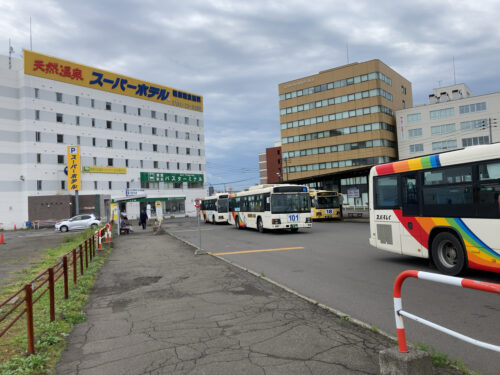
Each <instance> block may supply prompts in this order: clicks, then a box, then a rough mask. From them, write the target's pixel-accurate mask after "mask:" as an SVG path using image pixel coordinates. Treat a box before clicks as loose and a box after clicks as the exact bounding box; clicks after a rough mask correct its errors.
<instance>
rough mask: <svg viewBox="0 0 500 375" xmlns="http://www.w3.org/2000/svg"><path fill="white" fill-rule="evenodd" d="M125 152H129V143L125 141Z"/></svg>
mask: <svg viewBox="0 0 500 375" xmlns="http://www.w3.org/2000/svg"><path fill="white" fill-rule="evenodd" d="M125 150H128V141H125Z"/></svg>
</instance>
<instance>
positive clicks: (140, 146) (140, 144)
mask: <svg viewBox="0 0 500 375" xmlns="http://www.w3.org/2000/svg"><path fill="white" fill-rule="evenodd" d="M139 150H140V151H142V142H139Z"/></svg>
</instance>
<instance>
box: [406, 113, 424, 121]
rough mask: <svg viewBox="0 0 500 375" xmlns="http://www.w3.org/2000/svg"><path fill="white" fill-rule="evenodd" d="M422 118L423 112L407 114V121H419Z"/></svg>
mask: <svg viewBox="0 0 500 375" xmlns="http://www.w3.org/2000/svg"><path fill="white" fill-rule="evenodd" d="M420 120H422V114H421V113H412V114H409V115H407V116H406V121H407V122H409V123H410V122H417V121H420Z"/></svg>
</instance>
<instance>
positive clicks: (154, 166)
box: [153, 160, 158, 169]
mask: <svg viewBox="0 0 500 375" xmlns="http://www.w3.org/2000/svg"><path fill="white" fill-rule="evenodd" d="M153 168H154V169H158V162H157V161H156V160H155V161H153Z"/></svg>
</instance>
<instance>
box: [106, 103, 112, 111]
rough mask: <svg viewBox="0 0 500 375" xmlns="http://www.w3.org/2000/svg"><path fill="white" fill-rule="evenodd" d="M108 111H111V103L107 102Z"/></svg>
mask: <svg viewBox="0 0 500 375" xmlns="http://www.w3.org/2000/svg"><path fill="white" fill-rule="evenodd" d="M106 111H111V103H110V102H106Z"/></svg>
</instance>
